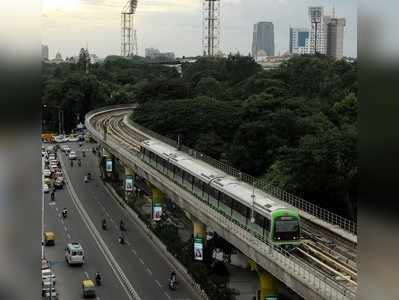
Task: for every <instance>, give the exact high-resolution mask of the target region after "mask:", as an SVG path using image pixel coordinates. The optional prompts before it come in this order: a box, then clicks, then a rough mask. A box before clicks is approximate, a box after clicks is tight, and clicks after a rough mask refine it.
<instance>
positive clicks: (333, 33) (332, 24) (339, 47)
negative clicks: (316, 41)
mask: <svg viewBox="0 0 399 300" xmlns="http://www.w3.org/2000/svg"><path fill="white" fill-rule="evenodd" d="M345 25H346V21H345V18H331V19H330V20H329V22H328V23H327V55H328V56H332V57H334V58H336V59H341V58H342V57H343V56H344V27H345Z"/></svg>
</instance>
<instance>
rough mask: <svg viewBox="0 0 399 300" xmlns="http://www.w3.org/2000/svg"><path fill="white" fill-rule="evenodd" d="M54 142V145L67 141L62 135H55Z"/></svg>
mask: <svg viewBox="0 0 399 300" xmlns="http://www.w3.org/2000/svg"><path fill="white" fill-rule="evenodd" d="M54 141H55V142H56V143H64V142H66V141H67V139H66V138H65V136H64V135H57V136H56V137H54Z"/></svg>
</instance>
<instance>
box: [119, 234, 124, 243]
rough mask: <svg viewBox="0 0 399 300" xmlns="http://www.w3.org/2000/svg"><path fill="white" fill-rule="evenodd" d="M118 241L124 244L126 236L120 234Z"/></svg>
mask: <svg viewBox="0 0 399 300" xmlns="http://www.w3.org/2000/svg"><path fill="white" fill-rule="evenodd" d="M118 242H119V244H122V245H123V244H124V243H125V238H124V237H123V235H120V236H119V238H118Z"/></svg>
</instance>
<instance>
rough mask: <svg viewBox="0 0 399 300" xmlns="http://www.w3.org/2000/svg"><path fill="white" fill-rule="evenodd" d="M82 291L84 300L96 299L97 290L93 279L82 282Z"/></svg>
mask: <svg viewBox="0 0 399 300" xmlns="http://www.w3.org/2000/svg"><path fill="white" fill-rule="evenodd" d="M82 291H83V298H95V297H96V289H95V285H94V282H93V280H91V279H85V280H82Z"/></svg>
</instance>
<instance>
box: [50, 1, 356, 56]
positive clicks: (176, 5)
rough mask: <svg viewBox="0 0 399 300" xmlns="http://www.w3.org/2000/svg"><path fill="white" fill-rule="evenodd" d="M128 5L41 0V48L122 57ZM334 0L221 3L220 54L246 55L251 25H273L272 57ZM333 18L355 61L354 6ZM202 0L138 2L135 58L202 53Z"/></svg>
mask: <svg viewBox="0 0 399 300" xmlns="http://www.w3.org/2000/svg"><path fill="white" fill-rule="evenodd" d="M126 2H127V0H43V13H42V20H43V23H42V26H43V37H42V39H43V44H46V45H48V46H49V50H50V57H51V58H52V57H54V56H55V54H56V52H58V51H59V52H61V54H62V55H63V57H64V58H65V56H72V55H77V53H78V52H79V49H80V48H81V47H85V46H86V44H88V46H89V51H90V52H91V53H95V54H97V55H98V56H99V57H105V56H107V55H110V54H117V55H119V54H120V12H121V9H122V7H123V6H124V5H125V4H126ZM332 3H333V0H221V27H222V30H221V50H222V51H223V52H224V53H229V52H237V51H239V52H240V53H242V54H248V53H249V52H250V49H251V43H252V30H253V24H254V23H256V22H259V21H272V22H273V23H274V28H275V44H276V54H278V52H284V51H286V50H288V37H289V26H290V25H291V26H295V27H310V24H309V18H308V12H307V8H308V7H309V6H323V7H324V11H325V14H331V11H332V7H333V5H332ZM335 6H336V16H337V17H344V18H346V27H345V40H344V55H346V56H352V57H354V56H357V54H356V53H357V4H356V1H355V0H335ZM201 9H202V6H201V0H138V7H137V12H136V19H135V24H136V29H137V36H138V48H139V54H140V55H143V54H144V49H145V48H148V47H155V48H159V49H160V50H161V51H163V52H166V51H173V52H175V53H176V55H177V56H182V55H186V56H191V55H198V54H201V45H202V44H201V38H202V12H201Z"/></svg>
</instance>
